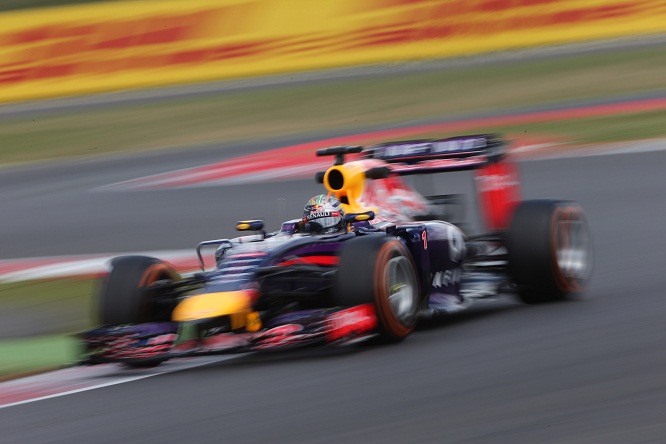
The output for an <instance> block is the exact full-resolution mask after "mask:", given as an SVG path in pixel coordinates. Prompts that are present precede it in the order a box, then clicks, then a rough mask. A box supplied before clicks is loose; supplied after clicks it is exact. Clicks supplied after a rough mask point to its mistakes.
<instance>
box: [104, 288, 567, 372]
mask: <svg viewBox="0 0 666 444" xmlns="http://www.w3.org/2000/svg"><path fill="white" fill-rule="evenodd" d="M569 302H572V301H568V300H565V301H559V302H556V303H554V304H562V303H565V304H566V303H569ZM543 305H550V304H543ZM534 308H536V307H535V306H530V305H525V304H522V303H520V302H518V301H516V299H515V298H511V297H504V296H503V297H498V298H497V299H493V300H486V301H479V302H478V303H476V304H474V305H473V306H471V307H469V308H466V309H464V310H462V311H459V312H456V313H450V314H438V315H435V316H433V317H431V318H427V319H421V320H420V322H419V324H418V326H417V329H416V332H417V335H414V336H417V337H415V338H410V342H411V341H418V340H419V338H420V339H424V336H429V335H430V334H431V333H432V334H434V333H435V332H437V331H444V330H449V329H455V328H457V327H459V326H467V325H468V324H470V323H475V322H479V321H483V320H486V319H487V318H490V317H497V316H503V315H512V314H513V313H516V312H519V311H523V310H532V309H534ZM403 346H408V344H404V343H386V342H384V341H381V340H380V339H379V338H378V337H374V338H371V339H368V340H366V341H363V342H360V343H357V344H353V345H346V346H322V345H312V346H306V347H297V348H292V349H286V350H285V349H276V350H264V351H254V352H246V353H240V354H233V353H229V354H224V355H222V356H229V357H233V358H232V359H224V360H221V361H217V362H211V363H204V364H202V365H201V366H196V367H190V368H184V369H182V370H180V369H179V370H174V371H188V372H199V371H209V370H210V369H222V368H227V369H239V368H243V367H256V366H258V365H261V366H265V365H269V364H270V365H280V364H288V363H293V362H298V361H318V360H325V359H336V358H341V357H346V356H350V355H359V354H364V353H367V352H370V351H374V350H389V349H391V348H395V349H396V350H397V349H398V348H400V347H403ZM172 362H174V363H175V362H179V360H177V359H174V360H173V361H172ZM120 371H121V372H122V373H126V374H135V375H136V374H139V373H140V372H155V373H162V372H166V373H169V372H170V370H169V368H168V365H167V366H159V367H155V368H154V369H143V370H142V369H123V370H120ZM109 376H111V375H109ZM114 376H118V375H117V374H116V375H114Z"/></svg>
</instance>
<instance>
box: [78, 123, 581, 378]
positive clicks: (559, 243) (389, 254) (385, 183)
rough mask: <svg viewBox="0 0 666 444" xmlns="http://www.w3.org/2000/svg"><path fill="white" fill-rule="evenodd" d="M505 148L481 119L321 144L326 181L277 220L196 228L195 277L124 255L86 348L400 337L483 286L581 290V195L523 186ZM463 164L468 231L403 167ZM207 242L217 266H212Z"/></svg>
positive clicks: (162, 354)
mask: <svg viewBox="0 0 666 444" xmlns="http://www.w3.org/2000/svg"><path fill="white" fill-rule="evenodd" d="M504 148H505V142H504V141H503V140H501V139H499V138H497V137H496V136H493V135H475V136H465V137H456V138H448V139H441V140H418V141H401V142H391V143H385V144H381V145H377V146H374V147H371V148H369V149H363V148H362V147H349V146H344V147H333V148H328V149H324V150H319V151H318V152H317V155H318V156H334V157H335V162H334V165H333V166H331V167H330V168H329V169H328V170H327V171H325V172H321V173H318V174H317V175H316V180H317V181H318V182H319V183H323V185H324V187H325V188H326V190H327V191H328V194H326V195H321V196H317V197H316V198H313V199H311V201H310V202H308V205H306V208H305V213H304V216H303V218H301V219H294V220H290V221H287V222H285V223H283V224H282V227H281V229H280V230H279V231H276V232H273V233H266V232H265V231H264V224H263V222H262V221H259V220H249V221H241V222H239V223H238V224H237V225H236V229H237V230H239V231H241V232H250V233H249V234H247V235H244V236H240V237H236V238H234V239H219V240H212V241H206V242H202V243H200V244H199V245H198V246H197V255H198V257H199V260H200V262H201V268H202V271H201V272H199V273H195V274H193V275H192V276H190V277H187V278H183V277H181V276H179V275H178V274H177V273H176V271H175V270H174V269H173V268H172V267H171V266H170V265H169V264H167V263H165V262H162V261H160V260H158V259H155V258H150V257H144V256H123V257H117V258H115V259H114V260H113V261H112V264H111V265H112V268H111V271H110V274H109V275H108V277H107V278H106V279H105V281H104V282H103V284H102V286H101V291H100V292H99V295H98V300H97V305H98V307H99V318H100V321H101V324H102V326H100V327H98V328H95V329H93V330H89V331H86V332H83V333H81V334H80V338H81V339H82V343H83V345H84V353H83V356H82V359H81V363H83V364H98V363H104V362H121V363H124V364H126V365H129V366H151V365H156V364H158V363H160V362H163V361H165V360H167V359H170V358H173V357H179V356H191V355H201V354H212V353H224V352H235V351H256V350H268V349H276V348H287V347H295V346H304V345H309V344H332V345H344V344H352V343H355V342H359V341H362V340H365V339H368V338H371V337H375V338H379V339H381V340H384V341H400V340H402V339H403V338H405V337H406V336H407V335H409V334H410V333H411V332H412V331H413V330H414V328H415V326H416V324H417V321H418V320H419V319H420V318H423V317H428V316H432V315H433V314H436V313H451V312H455V311H458V310H461V309H464V308H466V307H468V306H469V305H470V304H471V303H472V302H474V301H475V300H477V299H480V298H487V297H489V296H495V295H497V294H500V293H514V294H517V295H518V297H519V298H520V299H521V300H522V301H524V302H526V303H529V304H532V303H540V302H546V301H554V300H558V299H562V298H564V297H566V296H567V295H570V294H576V293H580V292H582V291H583V289H584V288H585V285H586V282H587V280H588V278H589V276H590V273H591V261H592V245H591V240H590V236H589V232H588V225H587V222H586V218H585V215H584V213H583V210H582V209H581V207H580V206H579V205H578V204H576V203H575V202H570V201H559V200H534V201H520V199H519V180H518V175H517V170H516V168H515V166H514V165H513V164H512V163H510V162H509V161H508V159H507V158H506V156H505V150H504ZM345 156H348V157H349V156H354V157H356V160H351V161H347V162H345ZM456 170H474V172H475V185H476V190H477V198H478V201H479V204H480V205H479V206H480V208H481V210H482V211H481V213H482V216H483V219H484V222H485V225H486V227H487V229H488V232H487V233H485V234H480V235H465V233H463V231H462V230H461V229H460V227H458V226H456V225H454V224H452V223H450V222H447V221H446V220H442V219H446V212H445V211H442V210H443V209H446V208H447V205H449V204H450V203H451V196H447V195H443V196H430V197H423V196H422V195H420V194H419V193H417V192H416V191H415V190H414V189H413V188H412V187H410V186H408V185H407V184H406V183H405V182H404V181H403V179H402V176H405V175H410V174H423V173H437V172H447V171H456ZM323 221H327V222H333V225H327V224H326V223H324V222H323ZM210 246H213V247H215V260H216V267H215V268H214V269H212V270H208V271H206V270H205V267H204V259H203V250H204V248H209V247H210ZM211 251H212V249H211Z"/></svg>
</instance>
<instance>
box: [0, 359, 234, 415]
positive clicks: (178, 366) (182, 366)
mask: <svg viewBox="0 0 666 444" xmlns="http://www.w3.org/2000/svg"><path fill="white" fill-rule="evenodd" d="M240 356H243V355H233V356H217V357H201V358H189V359H196V362H170V363H169V364H165V368H164V369H163V370H162V371H157V372H154V373H152V372H151V373H149V374H141V375H137V376H125V377H121V378H118V379H116V380H113V381H110V382H104V383H100V384H95V385H91V386H89V387H82V388H78V389H73V390H67V391H64V392H61V393H53V394H51V395H45V396H40V397H37V398H32V399H24V400H22V401H16V402H11V403H8V404H3V405H0V409H4V408H8V407H15V406H18V405H23V404H30V403H32V402H37V401H44V400H47V399H53V398H59V397H61V396H68V395H74V394H76V393H82V392H87V391H90V390H96V389H100V388H104V387H110V386H114V385H119V384H125V383H128V382H133V381H138V380H141V379H146V378H151V377H153V376H159V375H163V374H167V373H175V372H179V371H183V370H188V369H191V368H196V367H201V366H204V365H208V364H213V363H216V362H221V361H228V360H231V359H237V358H239V357H240ZM202 361H203V362H202ZM109 365H113V366H116V365H115V364H109ZM167 366H168V367H167ZM116 367H117V366H116ZM117 368H120V367H117ZM68 370H71V369H65V370H59V371H56V372H51V373H45V374H44V375H38V376H33V377H31V378H26V379H18V380H15V381H8V382H4V383H1V384H0V390H2V388H3V387H9V386H10V385H21V384H22V385H26V386H28V387H29V382H30V381H29V380H30V379H47V378H48V377H53V376H54V375H57V373H58V372H67V371H68Z"/></svg>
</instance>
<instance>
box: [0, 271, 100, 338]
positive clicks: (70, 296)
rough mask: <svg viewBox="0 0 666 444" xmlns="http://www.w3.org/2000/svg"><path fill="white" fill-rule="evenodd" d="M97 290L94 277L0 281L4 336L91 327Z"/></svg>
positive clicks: (0, 319) (0, 326)
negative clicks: (5, 282)
mask: <svg viewBox="0 0 666 444" xmlns="http://www.w3.org/2000/svg"><path fill="white" fill-rule="evenodd" d="M94 291H95V281H94V280H93V279H51V280H44V281H23V282H16V283H8V284H0V307H1V309H0V339H1V338H8V337H21V336H31V335H48V334H61V333H70V332H75V331H79V330H84V329H86V328H88V327H89V326H90V325H91V324H92V320H91V318H92V307H91V305H92V294H93V292H94Z"/></svg>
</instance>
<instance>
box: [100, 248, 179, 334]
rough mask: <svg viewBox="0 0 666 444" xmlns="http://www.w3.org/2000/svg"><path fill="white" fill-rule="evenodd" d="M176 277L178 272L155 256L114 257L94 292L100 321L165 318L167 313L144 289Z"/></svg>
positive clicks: (115, 322)
mask: <svg viewBox="0 0 666 444" xmlns="http://www.w3.org/2000/svg"><path fill="white" fill-rule="evenodd" d="M178 279H179V276H178V273H176V271H175V270H174V269H173V268H172V267H171V266H169V265H168V264H166V263H164V262H163V261H161V260H159V259H155V258H152V257H147V256H120V257H116V258H114V259H113V260H112V262H111V271H110V272H109V275H108V276H107V277H106V279H104V280H103V281H102V283H101V286H100V287H101V288H100V289H99V293H98V304H97V309H98V317H99V321H100V323H101V324H103V325H119V324H140V323H143V322H159V321H169V320H170V312H169V311H168V310H166V311H165V310H163V307H160V306H158V305H157V304H156V303H155V298H154V295H153V294H151V292H150V291H148V290H149V289H150V287H151V285H154V284H155V283H156V282H158V281H164V280H171V281H174V280H178Z"/></svg>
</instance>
